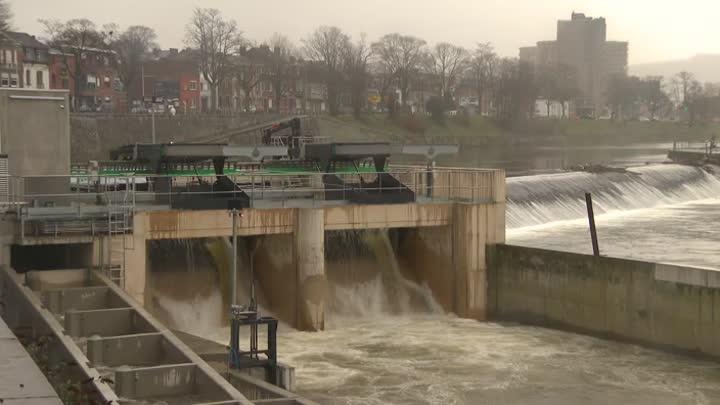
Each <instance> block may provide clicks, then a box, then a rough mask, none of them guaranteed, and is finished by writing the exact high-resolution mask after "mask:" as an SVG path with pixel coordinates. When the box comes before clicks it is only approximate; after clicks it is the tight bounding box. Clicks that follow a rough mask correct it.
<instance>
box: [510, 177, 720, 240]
mask: <svg viewBox="0 0 720 405" xmlns="http://www.w3.org/2000/svg"><path fill="white" fill-rule="evenodd" d="M585 193H592V195H593V205H594V208H595V215H602V214H606V213H614V212H622V211H627V210H633V209H645V208H653V207H658V206H662V205H670V204H678V203H683V202H688V201H695V200H702V199H708V198H717V197H720V179H718V177H716V176H715V175H713V174H710V173H708V172H707V171H705V170H703V169H701V168H696V167H689V166H680V165H673V164H668V165H651V166H644V167H639V168H631V169H628V172H627V173H604V174H592V173H576V172H572V173H561V174H550V175H539V176H526V177H515V178H509V179H508V181H507V194H508V199H507V202H508V205H507V214H506V219H507V226H508V228H509V229H516V228H523V227H528V226H536V225H547V224H552V223H554V222H559V221H567V220H573V219H580V218H586V216H587V211H586V206H585Z"/></svg>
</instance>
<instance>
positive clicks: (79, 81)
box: [40, 18, 114, 107]
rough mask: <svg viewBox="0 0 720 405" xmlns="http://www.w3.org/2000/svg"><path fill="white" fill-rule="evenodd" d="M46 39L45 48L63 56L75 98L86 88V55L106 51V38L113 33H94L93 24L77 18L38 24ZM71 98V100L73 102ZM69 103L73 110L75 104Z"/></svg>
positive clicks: (74, 101) (45, 21) (96, 29)
mask: <svg viewBox="0 0 720 405" xmlns="http://www.w3.org/2000/svg"><path fill="white" fill-rule="evenodd" d="M40 23H41V24H42V25H43V26H44V31H45V34H46V35H47V36H48V38H49V39H48V44H49V45H50V46H51V47H53V48H55V49H58V50H60V52H61V53H62V55H63V64H64V65H65V66H64V67H65V71H66V72H67V74H68V76H70V77H71V78H72V79H73V82H74V87H75V95H76V97H77V96H78V95H80V93H81V92H82V88H83V86H86V85H87V83H86V81H87V78H86V76H85V75H86V73H87V69H86V68H87V64H88V63H89V62H88V58H87V54H88V53H89V52H93V51H97V50H107V38H108V37H112V35H113V34H114V33H113V32H107V31H102V30H98V28H97V26H96V25H95V23H93V22H92V21H90V20H88V19H86V18H78V19H72V20H68V21H66V22H62V21H59V20H40ZM76 97H75V98H76ZM75 98H74V99H73V101H72V103H73V105H74V106H75V107H77V100H76V99H75Z"/></svg>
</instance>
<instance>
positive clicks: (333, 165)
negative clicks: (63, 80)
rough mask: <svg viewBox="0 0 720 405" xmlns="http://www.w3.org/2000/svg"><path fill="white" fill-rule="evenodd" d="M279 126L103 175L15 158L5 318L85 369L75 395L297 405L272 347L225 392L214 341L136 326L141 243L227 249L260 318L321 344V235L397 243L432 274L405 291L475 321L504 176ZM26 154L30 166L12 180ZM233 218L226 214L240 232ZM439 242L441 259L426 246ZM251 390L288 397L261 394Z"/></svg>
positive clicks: (142, 315) (141, 315) (62, 114)
mask: <svg viewBox="0 0 720 405" xmlns="http://www.w3.org/2000/svg"><path fill="white" fill-rule="evenodd" d="M7 94H9V98H8V100H11V101H10V102H11V103H12V102H13V101H12V100H14V99H13V98H12V97H13V96H12V93H7ZM58 94H60V93H58ZM0 96H2V94H0ZM22 100H23V101H28V99H26V98H22ZM0 101H2V97H0ZM32 102H38V103H41V104H42V103H45V104H44V108H46V109H48V110H49V111H52V114H51V118H52V119H50V120H48V121H42V120H40V121H39V124H40V126H42V125H45V126H46V128H43V129H44V130H47V131H50V132H52V129H53V125H54V123H55V121H54V120H60V121H63V120H66V119H67V111H66V110H65V109H64V108H61V106H60V105H59V103H61V102H67V94H66V93H62V94H60V95H59V96H53V97H50V96H48V97H46V98H40V99H35V98H33V99H32ZM0 104H1V103H0ZM27 106H28V107H32V103H28V105H27ZM291 122H292V124H291V125H289V126H288V128H290V129H292V131H291V133H290V134H289V135H286V136H284V135H277V134H276V132H278V131H282V130H284V129H288V128H285V127H283V126H282V125H280V126H279V127H276V126H275V125H273V126H272V127H270V128H269V129H268V132H266V135H268V136H263V140H264V141H265V144H263V145H257V146H252V147H238V146H232V145H218V144H164V145H128V146H126V147H123V148H120V149H118V150H117V151H116V152H115V153H114V157H115V158H116V160H115V161H112V162H100V163H91V164H90V165H88V166H87V167H86V168H84V169H83V168H79V167H75V168H73V171H72V172H70V166H69V164H68V165H61V164H58V165H57V166H54V167H51V168H49V169H47V170H33V168H34V167H33V165H32V162H33V161H34V160H35V159H36V160H38V161H39V160H41V159H48V156H46V155H42V154H39V155H38V156H29V155H21V154H13V155H10V156H9V162H10V163H9V166H10V167H11V168H12V170H10V172H9V173H8V175H7V176H6V179H7V189H6V190H0V193H2V195H1V196H0V197H2V202H3V203H4V205H3V207H4V211H5V214H6V216H5V220H4V221H3V222H2V224H1V225H0V226H2V229H1V231H2V232H1V234H2V238H0V259H1V260H2V264H3V265H4V267H3V269H4V270H3V271H4V274H3V277H2V287H3V300H4V304H5V307H6V308H5V309H4V310H3V317H5V318H6V319H10V320H11V321H12V322H9V324H10V325H11V327H13V328H15V329H14V330H15V331H16V332H17V333H20V332H21V330H22V329H23V328H27V327H30V328H31V330H32V334H34V335H36V334H48V335H49V336H50V337H51V339H54V341H57V342H58V344H59V345H60V347H61V348H62V350H61V351H62V352H64V353H66V355H65V357H63V359H61V360H62V361H68V360H69V361H71V362H74V363H77V364H79V365H81V366H80V367H79V369H78V370H74V369H73V370H72V372H73V373H74V374H73V375H74V376H79V377H77V378H80V381H85V380H88V379H90V380H91V381H93V384H94V387H95V388H94V389H93V390H91V391H90V392H88V393H85V394H83V395H88V396H90V397H92V398H96V399H99V400H101V401H103V402H109V403H113V402H117V401H122V400H123V398H131V399H138V400H146V399H147V400H149V399H159V400H166V401H170V402H174V401H176V400H178V398H181V397H184V398H186V399H185V400H186V402H187V401H189V402H191V403H207V402H213V403H249V402H251V401H254V402H258V403H288V404H289V403H307V402H306V401H305V400H303V399H302V398H299V397H297V396H295V395H293V394H292V393H290V392H289V391H287V390H284V389H283V387H284V388H289V389H292V386H293V381H292V380H293V378H292V371H291V369H288V368H287V367H285V366H282V365H280V364H277V363H276V358H275V355H274V353H275V351H276V347H275V343H274V338H273V337H271V335H270V334H269V335H268V341H267V343H268V345H269V347H268V348H267V350H266V351H265V350H261V352H260V353H263V355H266V356H267V359H268V360H269V361H265V360H263V359H261V358H257V359H255V360H256V361H254V362H253V361H250V362H249V363H248V361H246V360H242V361H239V360H238V359H236V360H237V361H233V362H231V364H232V365H233V368H236V367H239V366H240V365H241V364H251V365H252V363H257V364H258V365H260V364H262V365H263V366H262V367H264V368H266V371H267V373H266V374H265V375H264V376H262V375H260V376H259V375H257V373H254V372H251V373H250V376H249V377H240V376H239V375H237V374H238V373H240V374H243V373H244V372H245V371H246V370H235V369H233V370H230V372H229V374H227V375H224V377H225V378H222V376H220V375H219V374H218V371H220V370H222V369H223V365H224V364H227V362H224V361H223V359H225V360H227V358H228V357H227V353H225V354H219V353H217V350H218V348H217V347H214V348H211V350H210V351H209V352H208V351H207V350H206V349H207V346H208V345H209V344H206V343H202V342H199V343H198V342H197V341H195V340H193V339H194V338H192V337H186V339H187V340H188V342H192V343H193V345H194V346H195V347H196V348H197V349H196V351H195V352H194V351H192V350H190V349H189V348H188V347H186V346H184V344H183V343H182V341H181V340H179V339H178V338H177V337H176V336H175V335H174V334H173V333H172V332H171V331H169V330H167V329H166V327H165V326H163V325H161V324H160V323H159V322H158V321H157V320H156V319H155V318H154V317H153V316H152V315H151V314H150V313H149V312H146V309H149V310H150V311H155V310H160V309H161V308H157V305H156V304H157V302H156V301H155V300H154V298H155V297H149V294H150V290H151V289H150V288H149V283H150V280H151V277H149V274H148V272H149V258H148V255H149V245H151V244H153V243H155V242H158V241H193V240H198V239H204V240H205V241H206V242H207V241H208V240H215V241H218V240H222V239H227V238H228V237H230V236H231V235H237V236H239V237H240V238H241V240H242V243H243V248H242V249H240V251H241V252H242V254H243V256H244V257H243V258H238V262H239V263H240V265H241V266H250V267H251V268H253V269H254V273H255V274H257V277H256V280H257V282H258V284H259V286H260V287H262V293H261V294H259V295H258V297H259V298H260V299H261V300H264V302H263V301H261V302H259V304H260V307H261V309H262V308H263V307H265V306H267V307H268V308H269V310H270V311H272V312H273V313H274V314H277V316H278V317H279V318H280V320H281V321H283V322H285V323H286V324H289V325H290V326H291V327H294V328H297V329H299V330H307V331H319V330H323V329H324V328H325V316H326V309H327V305H328V274H327V267H326V251H325V244H326V237H327V233H328V232H337V231H363V230H381V231H387V230H394V231H393V232H396V233H398V234H402V239H403V240H404V241H409V242H407V243H411V244H412V245H413V246H415V247H419V246H423V247H421V248H420V249H426V250H428V251H432V253H431V254H429V256H431V257H432V260H428V263H427V264H425V263H417V264H416V267H417V270H416V275H415V276H416V278H418V279H422V280H423V281H424V283H425V284H427V286H428V288H429V291H431V293H432V295H433V296H437V297H438V301H440V302H442V306H443V309H444V310H445V311H447V312H453V313H456V314H458V315H460V316H462V317H468V318H473V319H477V320H483V319H485V318H486V316H487V301H486V299H487V296H486V291H485V285H486V279H487V277H486V275H485V272H486V266H485V244H488V243H489V244H493V243H500V242H503V241H504V229H505V226H504V223H505V220H504V218H505V176H504V172H503V171H502V170H481V169H462V168H435V167H434V165H433V164H432V159H433V158H434V157H435V156H437V155H439V154H443V153H454V152H456V151H457V147H451V146H423V145H415V146H407V145H406V146H393V145H389V144H387V143H373V144H359V143H329V142H326V141H325V140H322V139H316V138H308V137H306V136H303V134H302V133H300V132H299V131H298V127H297V125H299V124H298V123H299V121H296V120H292V121H291ZM31 129H32V130H34V131H37V130H38V128H36V127H33V128H30V129H29V128H25V127H23V126H22V125H19V126H18V127H8V130H7V131H3V134H4V135H6V134H8V133H9V134H11V136H12V137H11V138H8V137H4V138H2V139H3V141H6V139H13V140H22V134H23V133H25V132H26V131H29V130H31ZM66 137H67V133H65V138H63V137H60V138H59V140H58V142H60V143H64V142H65V141H66V140H67V138H66ZM10 149H12V148H10ZM396 151H399V152H401V153H402V152H403V151H405V152H406V153H410V154H414V155H418V154H420V155H425V156H426V157H427V158H428V164H427V165H424V166H404V167H399V166H398V167H395V166H392V165H389V164H388V162H387V161H388V158H389V157H390V156H391V154H392V153H395V152H396ZM39 152H43V153H44V152H47V151H45V150H39ZM21 157H22V158H23V159H24V158H27V157H29V158H30V160H25V161H23V162H22V163H23V165H19V164H18V162H19V159H20V158H21ZM243 158H248V159H250V160H252V161H253V162H250V163H247V162H241V161H240V159H243ZM208 163H210V166H209V167H205V166H207V164H208ZM230 210H238V211H239V218H237V224H236V225H235V226H233V223H234V221H233V218H232V217H231V216H230V215H229V211H230ZM189 243H195V242H189ZM434 243H439V244H441V245H442V246H443V247H444V248H443V249H435V250H433V249H431V248H430V246H426V245H427V244H434ZM370 244H371V245H372V246H373V249H375V250H376V251H377V253H378V254H379V255H381V256H383V255H384V256H391V255H394V251H393V247H392V246H390V244H389V243H388V242H387V241H386V240H384V239H382V238H381V239H378V240H376V241H374V242H371V243H370ZM204 245H205V246H206V247H205V250H204V251H207V254H208V256H209V260H210V261H213V262H214V264H215V268H216V269H218V270H219V271H218V274H217V277H218V278H219V279H220V280H221V281H222V282H224V283H225V285H227V284H229V281H228V280H232V278H230V277H228V274H227V273H228V270H227V266H228V263H231V262H233V261H234V260H233V259H234V258H233V257H232V256H230V257H228V250H229V249H227V245H226V244H225V243H220V244H218V243H215V244H213V243H204ZM231 246H232V245H231ZM398 249H400V247H398ZM69 268H70V269H71V268H78V269H80V270H72V271H71V270H67V269H69ZM223 269H224V270H223ZM244 270H246V271H247V269H244ZM385 277H386V278H387V280H388V281H389V282H390V284H396V285H400V286H402V288H403V289H401V290H398V291H405V289H406V288H407V286H408V285H410V284H407V283H406V282H405V278H404V276H403V275H402V274H400V272H399V269H398V268H393V270H392V271H391V272H389V273H387V274H385ZM241 279H243V278H242V277H241ZM254 281H255V280H249V279H248V278H244V280H243V284H242V285H239V286H238V287H239V288H240V289H242V290H247V289H248V288H249V284H248V283H249V282H254ZM155 282H157V280H155ZM166 282H169V283H172V277H169V278H167V279H166ZM404 283H405V284H404ZM416 293H417V294H416V295H418V294H419V295H421V294H420V291H416ZM408 300H410V298H408ZM430 301H434V300H433V299H430ZM224 302H225V303H228V302H229V301H228V300H227V298H226V299H224ZM229 303H230V304H240V303H232V302H229ZM8 308H9V309H8ZM222 311H223V313H222V314H221V322H222V321H224V320H226V319H227V317H232V318H233V323H237V322H238V321H241V322H243V323H247V322H246V321H250V320H253V319H255V317H257V319H259V320H260V321H261V323H263V324H267V325H270V329H269V331H272V330H273V329H274V328H275V327H276V326H274V325H277V323H276V321H275V320H273V319H270V318H262V317H261V316H262V315H255V314H254V312H253V311H254V308H249V309H248V308H246V307H244V306H234V307H232V314H231V313H230V312H231V311H230V308H229V307H226V305H223V309H222ZM251 312H253V314H251ZM27 313H31V314H32V316H30V317H27V316H25V314H27ZM28 322H29V323H28ZM256 326H257V325H256ZM233 333H235V332H233ZM228 337H229V336H228ZM251 340H254V341H257V337H255V338H252V339H251ZM252 345H254V343H253V344H252ZM210 346H212V345H210ZM235 346H236V345H234V349H233V350H234V351H235V350H238V348H237V347H235ZM53 350H54V349H53ZM198 350H199V351H200V352H202V353H205V354H204V355H203V356H205V357H203V358H201V357H200V356H198V354H197V351H198ZM53 352H54V351H53ZM234 354H235V355H236V356H237V355H239V354H240V353H239V352H234ZM252 356H254V355H253V354H251V357H252ZM86 358H87V359H86ZM205 360H207V361H205ZM218 360H220V361H218ZM207 362H210V364H212V365H213V366H212V367H211V366H210V365H209V364H208V363H207ZM268 367H269V368H268ZM241 371H242V372H241ZM233 375H234V376H233ZM258 377H260V379H258ZM109 378H112V380H113V381H114V384H108V383H107V381H105V380H106V379H109ZM262 379H265V380H267V382H269V383H270V384H276V385H281V386H283V387H277V388H269V387H267V384H265V383H264V382H263V381H261V380H262Z"/></svg>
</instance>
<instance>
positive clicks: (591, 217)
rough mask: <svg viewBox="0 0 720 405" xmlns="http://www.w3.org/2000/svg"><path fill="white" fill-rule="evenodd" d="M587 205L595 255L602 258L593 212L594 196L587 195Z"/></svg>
mask: <svg viewBox="0 0 720 405" xmlns="http://www.w3.org/2000/svg"><path fill="white" fill-rule="evenodd" d="M585 204H586V205H587V213H588V222H589V223H590V238H591V239H592V248H593V255H594V256H595V257H598V256H600V248H599V247H598V238H597V229H596V228H595V213H594V212H593V203H592V195H591V194H590V193H585Z"/></svg>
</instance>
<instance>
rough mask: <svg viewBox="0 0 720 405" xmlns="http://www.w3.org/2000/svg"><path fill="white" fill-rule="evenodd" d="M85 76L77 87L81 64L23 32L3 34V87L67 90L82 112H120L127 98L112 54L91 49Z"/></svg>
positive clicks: (0, 38) (0, 45) (85, 60)
mask: <svg viewBox="0 0 720 405" xmlns="http://www.w3.org/2000/svg"><path fill="white" fill-rule="evenodd" d="M81 59H82V60H81V62H80V63H82V67H83V68H82V71H83V75H82V77H80V86H76V83H75V78H76V74H75V73H76V69H77V63H78V61H77V60H75V56H74V55H70V54H65V53H63V52H61V51H59V50H57V49H52V48H50V47H49V46H48V45H46V44H44V43H42V42H40V41H39V40H38V39H37V38H36V37H34V36H32V35H30V34H26V33H23V32H4V33H0V87H12V88H30V89H57V90H59V89H65V90H69V91H70V96H71V98H72V99H73V104H74V106H75V108H76V109H77V110H79V111H108V112H117V111H122V109H124V108H125V100H126V95H125V92H124V91H123V89H122V85H121V84H120V80H119V78H118V73H117V63H118V61H117V58H116V57H115V54H114V53H113V52H112V51H108V50H102V49H88V50H86V51H84V52H82V54H81Z"/></svg>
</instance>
